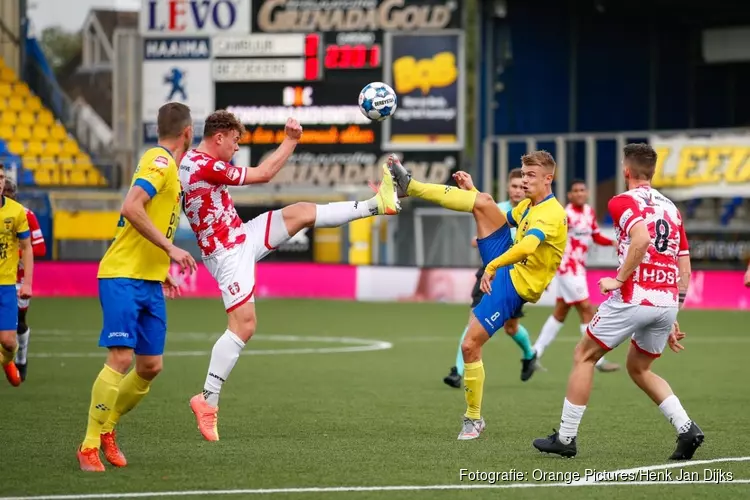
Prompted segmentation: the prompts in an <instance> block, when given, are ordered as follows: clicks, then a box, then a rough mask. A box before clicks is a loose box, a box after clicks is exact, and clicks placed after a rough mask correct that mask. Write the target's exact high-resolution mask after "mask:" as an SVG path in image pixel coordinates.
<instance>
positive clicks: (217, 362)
mask: <svg viewBox="0 0 750 500" xmlns="http://www.w3.org/2000/svg"><path fill="white" fill-rule="evenodd" d="M244 347H245V343H244V342H243V341H242V340H240V338H239V337H238V336H237V335H235V334H234V333H232V332H230V331H229V330H227V331H225V332H224V335H222V336H221V337H219V340H217V341H216V343H215V344H214V348H213V350H212V351H211V362H210V363H209V365H208V375H206V383H205V384H204V386H203V397H204V398H206V402H207V403H208V404H210V405H211V406H219V393H220V392H221V386H222V385H224V382H226V381H227V378H229V374H230V373H231V371H232V368H234V364H235V363H236V362H237V358H239V357H240V352H242V349H243V348H244Z"/></svg>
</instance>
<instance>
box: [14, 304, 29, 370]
mask: <svg viewBox="0 0 750 500" xmlns="http://www.w3.org/2000/svg"><path fill="white" fill-rule="evenodd" d="M19 301H20V300H19ZM27 311H28V308H26V307H19V308H18V328H17V329H16V331H17V332H18V352H17V353H16V366H17V367H18V373H19V374H20V375H21V380H22V381H25V380H26V370H27V364H28V361H27V355H28V353H29V336H30V335H31V329H30V328H29V325H27V324H26V313H27Z"/></svg>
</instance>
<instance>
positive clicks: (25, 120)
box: [18, 111, 36, 126]
mask: <svg viewBox="0 0 750 500" xmlns="http://www.w3.org/2000/svg"><path fill="white" fill-rule="evenodd" d="M18 123H20V124H21V125H29V126H32V125H36V118H34V114H33V113H29V112H28V111H21V112H20V113H18Z"/></svg>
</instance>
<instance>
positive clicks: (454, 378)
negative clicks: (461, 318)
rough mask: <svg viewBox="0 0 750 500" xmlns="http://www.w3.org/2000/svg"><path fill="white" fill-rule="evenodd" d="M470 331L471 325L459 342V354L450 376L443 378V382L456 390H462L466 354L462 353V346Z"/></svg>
mask: <svg viewBox="0 0 750 500" xmlns="http://www.w3.org/2000/svg"><path fill="white" fill-rule="evenodd" d="M468 331H469V325H468V324H467V325H466V328H464V332H463V333H462V334H461V340H459V341H458V352H457V353H456V364H455V365H454V366H453V367H452V368H451V371H450V373H449V374H448V375H446V376H445V377H444V378H443V382H444V383H445V384H446V385H447V386H449V387H454V388H456V389H460V388H461V379H462V378H463V376H464V354H463V352H462V351H461V346H462V345H463V343H464V339H465V338H466V333H467V332H468Z"/></svg>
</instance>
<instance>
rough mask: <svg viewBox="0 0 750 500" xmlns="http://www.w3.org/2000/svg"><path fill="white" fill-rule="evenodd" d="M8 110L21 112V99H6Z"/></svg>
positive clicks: (14, 97)
mask: <svg viewBox="0 0 750 500" xmlns="http://www.w3.org/2000/svg"><path fill="white" fill-rule="evenodd" d="M8 109H12V110H14V111H23V99H22V98H20V97H16V96H13V97H10V98H8Z"/></svg>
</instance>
